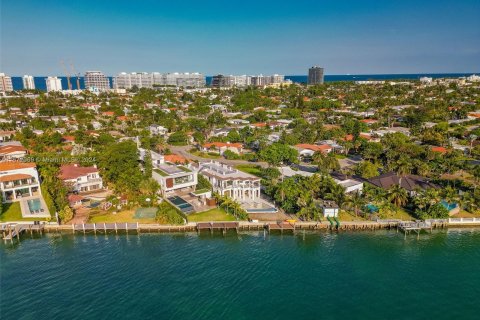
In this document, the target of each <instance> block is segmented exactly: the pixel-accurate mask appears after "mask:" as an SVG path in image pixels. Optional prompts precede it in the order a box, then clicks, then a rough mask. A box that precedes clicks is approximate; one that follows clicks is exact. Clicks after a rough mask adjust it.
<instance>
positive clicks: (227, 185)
mask: <svg viewBox="0 0 480 320" xmlns="http://www.w3.org/2000/svg"><path fill="white" fill-rule="evenodd" d="M199 173H200V174H201V175H203V176H204V177H205V178H207V179H208V181H209V182H210V184H211V185H212V188H213V192H217V193H218V194H220V195H221V196H227V197H230V198H232V199H234V200H237V201H242V202H248V201H253V200H255V199H258V198H260V178H259V177H256V176H254V175H251V174H248V173H245V172H242V171H239V170H237V169H234V168H232V167H230V166H228V165H226V164H223V163H220V162H216V161H211V162H203V163H200V169H199Z"/></svg>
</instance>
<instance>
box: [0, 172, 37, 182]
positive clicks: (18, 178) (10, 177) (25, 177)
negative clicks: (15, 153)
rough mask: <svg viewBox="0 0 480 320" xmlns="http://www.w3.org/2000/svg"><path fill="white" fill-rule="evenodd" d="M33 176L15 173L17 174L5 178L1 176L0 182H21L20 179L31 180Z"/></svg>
mask: <svg viewBox="0 0 480 320" xmlns="http://www.w3.org/2000/svg"><path fill="white" fill-rule="evenodd" d="M31 177H32V176H31V175H29V174H24V173H15V174H7V175H4V176H0V182H7V181H15V180H20V179H28V178H31Z"/></svg>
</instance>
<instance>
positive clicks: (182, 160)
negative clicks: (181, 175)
mask: <svg viewBox="0 0 480 320" xmlns="http://www.w3.org/2000/svg"><path fill="white" fill-rule="evenodd" d="M164 159H165V161H168V162H172V163H187V159H185V158H184V157H182V156H179V155H178V154H167V155H165V156H164Z"/></svg>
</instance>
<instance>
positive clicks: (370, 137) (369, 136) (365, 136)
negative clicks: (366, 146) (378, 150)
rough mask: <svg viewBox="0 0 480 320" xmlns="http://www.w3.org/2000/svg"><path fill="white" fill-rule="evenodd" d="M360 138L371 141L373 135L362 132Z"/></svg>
mask: <svg viewBox="0 0 480 320" xmlns="http://www.w3.org/2000/svg"><path fill="white" fill-rule="evenodd" d="M360 138H363V139H366V140H371V139H372V135H371V134H370V133H364V132H361V133H360Z"/></svg>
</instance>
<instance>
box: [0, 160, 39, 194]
mask: <svg viewBox="0 0 480 320" xmlns="http://www.w3.org/2000/svg"><path fill="white" fill-rule="evenodd" d="M0 190H1V192H2V200H3V202H14V201H18V200H20V199H22V198H25V197H32V196H37V195H39V196H40V195H41V191H40V180H39V178H38V172H37V169H36V165H35V163H30V162H18V161H15V162H13V161H12V162H0Z"/></svg>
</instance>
